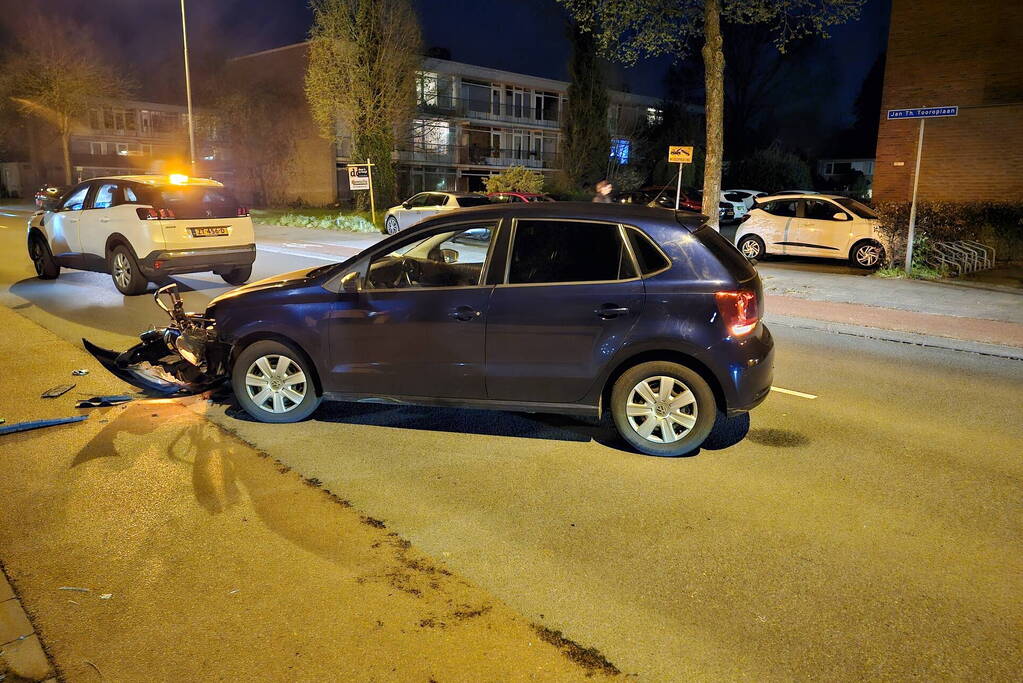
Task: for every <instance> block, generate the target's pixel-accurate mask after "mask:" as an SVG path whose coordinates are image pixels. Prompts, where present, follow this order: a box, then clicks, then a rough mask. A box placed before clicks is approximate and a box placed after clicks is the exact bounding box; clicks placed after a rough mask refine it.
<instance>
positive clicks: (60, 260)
mask: <svg viewBox="0 0 1023 683" xmlns="http://www.w3.org/2000/svg"><path fill="white" fill-rule="evenodd" d="M28 254H29V257H30V258H31V259H32V264H33V265H34V266H35V270H36V274H37V275H38V276H39V277H40V278H42V279H44V280H52V279H53V278H56V277H57V276H58V275H60V269H61V268H77V269H78V270H92V271H96V272H100V273H109V274H110V276H111V277H112V278H113V280H114V285H115V286H116V287H117V289H119V290H120V291H121V293H123V294H142V293H143V292H145V291H146V287H147V286H148V284H149V282H161V281H163V280H166V279H167V278H168V277H169V276H171V275H178V274H181V273H197V272H203V271H213V272H215V273H217V274H218V275H220V276H221V277H222V278H224V281H225V282H227V283H228V284H231V285H240V284H243V283H244V282H245V281H246V280H248V279H249V276H250V275H251V274H252V263H253V261H255V260H256V244H255V236H254V234H253V230H252V219H251V218H249V210H248V209H246V208H244V207H241V206H239V205H238V202H237V201H236V200H235V198H234V196H233V195H232V194H231V193H230V192H229V191H228V190H227V189H226V188H224V186H223V185H221V184H220V183H218V182H216V181H215V180H207V179H205V178H188V177H186V176H183V175H170V176H164V175H134V176H114V177H109V178H93V179H91V180H87V181H85V182H83V183H79V184H78V185H75V186H74V187H72V188H71V189H69V190H68V191H67V192H65V193H64V194H63V195H62V196H60V197H59V198H57V199H53V200H47V203H46V204H45V205H44V207H43V210H42V211H37V212H36V213H35V214H33V215H32V217H31V218H30V219H29V222H28Z"/></svg>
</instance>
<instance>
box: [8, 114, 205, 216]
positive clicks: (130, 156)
mask: <svg viewBox="0 0 1023 683" xmlns="http://www.w3.org/2000/svg"><path fill="white" fill-rule="evenodd" d="M196 120H197V122H198V123H197V126H198V129H199V132H200V135H199V137H198V147H197V151H196V153H197V156H199V160H200V161H203V162H205V167H206V171H212V170H215V169H216V167H217V163H216V162H218V161H220V160H219V159H218V155H219V152H218V149H217V147H216V144H215V131H214V130H213V129H212V128H211V126H210V125H209V122H208V121H207V120H206V119H205V117H203V115H202V113H201V112H199V113H196ZM25 126H26V137H27V139H28V142H27V144H26V145H25V147H24V152H23V156H24V158H23V159H17V160H13V159H12V160H5V161H7V162H8V163H5V164H4V170H5V177H4V186H5V188H6V191H7V192H8V193H10V194H18V195H20V196H28V195H30V194H31V193H32V192H34V191H35V189H36V188H37V187H39V186H41V185H42V184H44V183H57V184H63V183H64V159H63V151H62V149H61V144H60V139H59V137H58V136H57V135H56V134H55V132H54V130H53V128H52V127H50V126H48V125H47V124H45V123H43V122H40V121H39V120H37V119H33V118H31V117H30V118H28V119H26V120H25ZM69 148H70V156H71V176H72V182H76V183H77V182H80V181H82V180H87V179H88V178H95V177H98V176H105V175H128V174H136V173H151V172H156V173H161V172H169V171H171V170H181V169H188V168H189V149H188V119H187V109H186V108H185V107H183V106H178V105H173V104H161V103H156V102H142V101H135V100H112V99H102V100H101V99H97V100H96V101H95V102H94V103H93V105H92V106H91V107H90V108H89V110H88V111H87V112H86V114H85V115H84V116H83V117H82V118H81V119H80V120H79V121H76V122H75V126H74V129H73V131H72V134H71V139H70V143H69Z"/></svg>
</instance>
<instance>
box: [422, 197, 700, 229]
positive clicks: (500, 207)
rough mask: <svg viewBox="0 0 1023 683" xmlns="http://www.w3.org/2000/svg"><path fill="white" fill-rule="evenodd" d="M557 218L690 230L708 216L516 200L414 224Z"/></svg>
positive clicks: (625, 206) (613, 205)
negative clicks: (468, 219)
mask: <svg viewBox="0 0 1023 683" xmlns="http://www.w3.org/2000/svg"><path fill="white" fill-rule="evenodd" d="M491 214H494V217H495V218H498V217H504V216H507V217H509V218H538V219H540V218H556V219H557V218H560V219H576V220H591V221H605V222H607V221H610V222H616V223H626V224H629V225H637V226H640V225H643V226H651V227H653V226H659V227H669V226H670V227H673V228H676V229H677V228H678V227H680V226H682V227H685V228H686V229H688V230H690V231H693V230H696V229H697V228H699V227H700V226H701V225H703V224H704V223H705V222H706V221H707V217H706V216H703V215H701V214H698V213H691V212H688V211H677V212H676V211H674V210H672V209H664V208H660V207H656V208H655V207H648V206H644V205H641V204H618V203H615V202H521V203H520V202H515V203H511V204H489V205H485V206H473V207H469V208H464V209H456V210H455V211H448V212H444V213H442V214H438V215H436V216H434V217H431V218H427V219H426V220H423V221H421V222H420V223H418V224H417V225H416V227H417V228H418V227H419V226H422V225H433V224H435V223H437V222H440V221H447V220H452V219H453V218H455V217H461V216H465V217H477V216H478V217H480V218H485V217H487V216H489V215H491Z"/></svg>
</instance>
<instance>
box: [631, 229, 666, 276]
mask: <svg viewBox="0 0 1023 683" xmlns="http://www.w3.org/2000/svg"><path fill="white" fill-rule="evenodd" d="M628 232H629V239H630V240H631V241H632V250H633V251H634V252H636V260H637V261H639V269H640V271H642V273H643V274H644V275H649V274H650V273H653V272H656V271H658V270H661V269H662V268H667V267H668V259H667V257H665V255H664V254H662V253H661V250H660V249H658V248H657V247H656V246H655V245H654V243H653V241H652V240H651V239H650V238H649V237H647V235H646V234H644V233H642V232H640V231H639V230H636V229H635V228H629V231H628Z"/></svg>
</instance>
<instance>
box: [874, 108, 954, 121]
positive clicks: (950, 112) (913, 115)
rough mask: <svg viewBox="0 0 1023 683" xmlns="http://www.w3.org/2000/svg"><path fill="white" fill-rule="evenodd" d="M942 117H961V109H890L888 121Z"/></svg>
mask: <svg viewBox="0 0 1023 683" xmlns="http://www.w3.org/2000/svg"><path fill="white" fill-rule="evenodd" d="M942 116H959V107H918V108H916V109H889V110H888V120H889V121H893V120H895V119H936V118H940V117H942Z"/></svg>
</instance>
